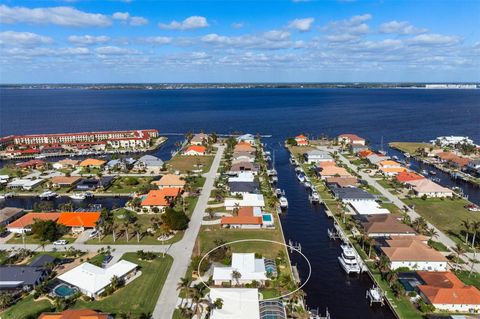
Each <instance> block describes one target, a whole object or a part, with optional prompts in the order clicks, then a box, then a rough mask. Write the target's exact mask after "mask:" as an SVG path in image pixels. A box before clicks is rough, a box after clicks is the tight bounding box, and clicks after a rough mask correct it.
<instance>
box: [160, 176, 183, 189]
mask: <svg viewBox="0 0 480 319" xmlns="http://www.w3.org/2000/svg"><path fill="white" fill-rule="evenodd" d="M152 184H155V185H158V186H179V187H182V188H183V186H185V184H186V182H185V181H184V180H183V179H182V178H181V176H179V175H175V174H166V175H163V176H162V178H160V180H158V181H153V182H152Z"/></svg>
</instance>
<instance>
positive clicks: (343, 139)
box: [337, 133, 366, 145]
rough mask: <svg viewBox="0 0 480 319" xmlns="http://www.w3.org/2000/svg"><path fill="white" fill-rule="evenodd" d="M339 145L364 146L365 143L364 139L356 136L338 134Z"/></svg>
mask: <svg viewBox="0 0 480 319" xmlns="http://www.w3.org/2000/svg"><path fill="white" fill-rule="evenodd" d="M337 140H338V142H339V143H344V144H345V145H365V144H366V141H365V139H364V138H361V137H360V136H358V135H356V134H351V133H346V134H340V135H339V136H338V138H337Z"/></svg>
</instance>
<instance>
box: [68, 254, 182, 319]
mask: <svg viewBox="0 0 480 319" xmlns="http://www.w3.org/2000/svg"><path fill="white" fill-rule="evenodd" d="M122 259H125V260H128V261H131V262H133V263H136V264H138V265H139V266H140V267H141V269H140V270H141V271H142V275H141V276H140V277H138V278H136V279H135V280H134V281H132V282H131V283H129V284H128V285H127V286H125V287H123V288H121V289H120V290H118V291H116V292H114V293H113V294H112V295H110V296H108V297H105V298H103V299H101V300H95V301H91V302H87V301H84V300H78V301H77V302H76V303H75V305H74V307H75V308H92V309H97V310H101V311H104V312H108V313H112V314H121V313H125V314H127V313H130V314H131V315H133V316H134V317H138V316H139V315H141V314H142V313H145V314H146V313H152V312H153V309H154V308H155V304H156V302H157V300H158V297H159V295H160V292H161V291H162V287H163V285H164V283H165V280H166V278H167V275H168V272H169V271H170V267H171V266H172V263H173V258H172V257H171V256H168V255H166V256H165V257H164V258H162V256H161V255H158V257H157V258H156V259H154V260H153V261H144V260H139V259H138V258H137V255H136V254H135V253H126V254H125V255H123V257H122Z"/></svg>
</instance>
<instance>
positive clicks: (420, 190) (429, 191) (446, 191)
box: [407, 178, 453, 197]
mask: <svg viewBox="0 0 480 319" xmlns="http://www.w3.org/2000/svg"><path fill="white" fill-rule="evenodd" d="M407 184H408V185H410V186H411V187H412V190H413V192H414V193H415V195H416V196H417V197H422V196H427V197H452V196H453V191H452V190H451V189H450V188H446V187H443V186H441V185H439V184H437V183H435V182H432V181H431V180H429V179H428V178H423V179H418V180H413V181H409V182H407Z"/></svg>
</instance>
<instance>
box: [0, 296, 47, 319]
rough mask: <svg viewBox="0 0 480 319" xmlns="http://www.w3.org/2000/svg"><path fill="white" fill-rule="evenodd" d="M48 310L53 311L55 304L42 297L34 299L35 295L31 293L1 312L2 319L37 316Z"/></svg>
mask: <svg viewBox="0 0 480 319" xmlns="http://www.w3.org/2000/svg"><path fill="white" fill-rule="evenodd" d="M48 311H53V305H52V304H51V303H50V301H49V300H47V299H42V300H38V301H34V300H33V296H32V295H30V296H28V297H26V298H24V299H23V300H21V301H19V302H17V303H16V304H15V305H13V306H12V307H10V308H8V309H7V310H6V311H4V312H2V313H0V317H1V318H2V319H27V318H37V317H38V316H39V315H40V313H42V312H48Z"/></svg>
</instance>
